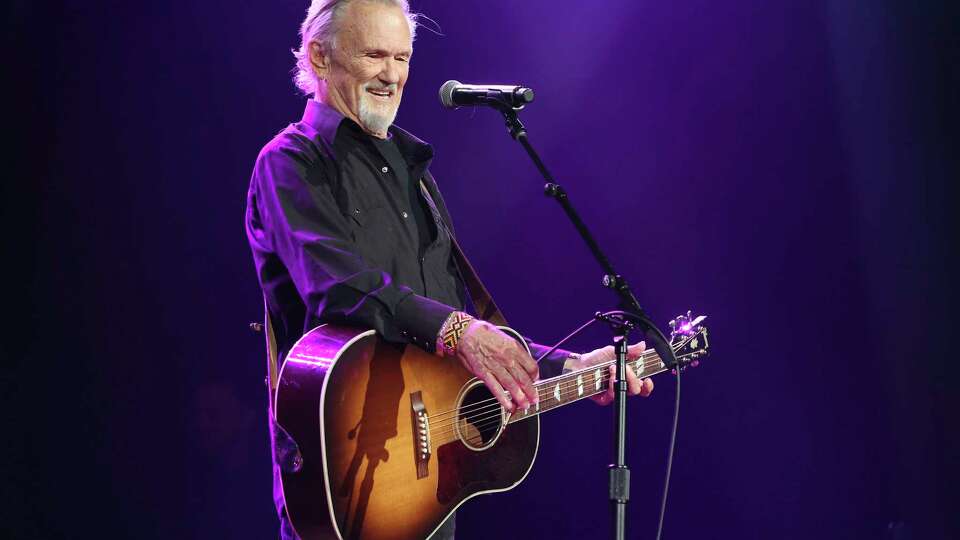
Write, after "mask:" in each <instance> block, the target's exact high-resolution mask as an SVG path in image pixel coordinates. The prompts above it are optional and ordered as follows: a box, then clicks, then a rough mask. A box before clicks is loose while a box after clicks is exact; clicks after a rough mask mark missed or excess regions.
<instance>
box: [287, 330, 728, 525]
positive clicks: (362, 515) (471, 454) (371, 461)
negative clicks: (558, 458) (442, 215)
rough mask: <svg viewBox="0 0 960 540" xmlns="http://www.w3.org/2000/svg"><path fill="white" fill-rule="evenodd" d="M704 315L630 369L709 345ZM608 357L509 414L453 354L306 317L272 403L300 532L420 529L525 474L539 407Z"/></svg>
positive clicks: (594, 387)
mask: <svg viewBox="0 0 960 540" xmlns="http://www.w3.org/2000/svg"><path fill="white" fill-rule="evenodd" d="M703 319H704V317H702V316H701V317H697V318H696V319H691V318H690V315H689V312H688V314H687V315H686V316H681V317H678V318H677V319H674V320H673V321H671V327H672V328H673V332H672V335H671V343H670V345H671V347H672V348H673V350H674V353H675V355H676V357H677V360H678V362H679V365H667V364H666V363H664V361H663V359H662V358H660V357H659V355H658V354H657V353H656V351H653V350H648V351H645V352H644V353H643V354H642V356H641V357H640V358H639V359H637V360H635V361H631V362H629V363H628V368H629V369H632V370H634V372H635V373H636V374H637V375H638V376H640V377H649V376H652V375H656V374H658V373H661V372H664V371H667V370H670V369H682V368H684V367H686V366H687V365H690V364H694V365H695V362H697V361H698V360H697V359H699V358H700V357H701V356H702V355H704V354H705V353H706V352H707V349H708V346H709V344H708V342H707V329H706V327H704V326H703V325H702V324H701V322H702V321H703ZM503 330H504V331H505V332H508V333H510V334H512V335H513V336H514V337H516V338H517V339H518V340H519V341H520V342H521V343H523V340H522V339H520V337H519V335H517V334H516V332H514V331H513V330H511V329H509V328H503ZM611 363H612V362H608V363H606V364H600V365H596V366H592V367H590V368H587V369H583V370H580V371H574V372H569V373H564V374H562V375H559V376H556V377H553V378H550V379H546V380H541V381H538V382H537V383H535V387H536V390H537V393H538V395H539V403H538V404H535V405H531V406H530V407H529V408H527V409H518V410H516V411H514V412H513V413H512V414H511V413H508V412H506V411H505V410H504V409H503V408H502V407H501V406H500V404H499V402H498V401H497V400H496V399H494V398H493V396H492V394H491V393H490V392H489V391H488V390H487V388H486V386H485V385H484V384H483V382H482V381H481V380H479V379H477V378H476V377H474V376H473V375H472V374H471V373H470V372H468V371H467V370H466V369H464V368H463V367H462V366H461V365H460V363H459V362H456V361H451V360H450V359H444V358H440V357H438V356H436V355H433V354H430V353H427V352H425V351H423V350H422V349H419V348H417V347H415V346H412V345H408V346H404V345H398V344H393V343H388V342H386V341H383V340H381V339H379V338H378V337H377V335H376V334H375V333H374V332H373V331H372V330H363V329H357V328H349V327H343V326H334V325H321V326H318V327H317V328H314V329H313V330H311V331H310V332H308V333H307V334H305V335H304V336H303V337H302V338H300V340H299V341H297V343H296V344H295V345H294V346H293V348H292V349H291V350H290V352H289V353H288V354H287V358H286V361H285V362H284V364H283V368H282V370H281V372H280V377H279V384H278V387H277V392H276V401H275V402H274V403H275V404H276V416H277V421H278V423H279V424H280V426H281V427H282V428H283V429H284V430H286V432H287V433H288V434H289V435H290V436H291V437H292V438H293V440H294V441H295V442H296V445H297V448H298V451H299V454H298V455H296V458H295V459H294V460H293V463H294V464H295V466H294V467H288V469H290V470H288V471H286V472H283V473H282V475H281V478H282V487H283V494H284V497H285V500H286V505H287V513H288V515H289V518H290V521H291V523H292V524H293V527H294V529H295V530H296V532H297V534H299V535H300V537H301V538H303V539H304V540H317V539H326V538H336V539H341V540H344V539H350V540H353V539H358V540H360V539H363V540H387V539H398V540H399V539H404V540H406V539H415V538H426V537H428V536H429V535H431V534H432V533H433V532H434V531H436V529H437V528H438V527H439V526H440V525H441V524H442V523H443V521H444V520H445V519H446V518H447V517H448V516H449V515H450V514H451V513H452V512H454V511H455V510H456V509H457V508H458V507H459V506H460V505H462V504H463V503H464V502H465V501H467V500H468V499H470V498H472V497H475V496H477V495H481V494H485V493H495V492H499V491H506V490H509V489H512V488H513V487H514V486H516V485H517V484H519V483H520V482H521V481H523V479H524V478H525V477H526V475H527V473H528V472H529V471H530V468H531V467H532V466H533V461H534V458H535V457H536V455H537V449H538V445H539V440H540V421H539V418H538V416H539V415H540V414H542V413H544V412H546V411H549V410H552V409H556V408H558V407H562V406H564V405H567V404H569V403H573V402H575V401H579V400H581V399H584V398H587V397H589V396H592V395H595V394H599V393H601V392H604V391H606V389H607V386H608V380H609V378H610V373H609V365H610V364H611Z"/></svg>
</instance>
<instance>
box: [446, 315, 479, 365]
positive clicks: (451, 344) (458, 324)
mask: <svg viewBox="0 0 960 540" xmlns="http://www.w3.org/2000/svg"><path fill="white" fill-rule="evenodd" d="M474 320H475V319H474V318H473V317H472V316H470V315H469V314H467V313H464V312H462V311H454V312H453V313H451V314H450V316H449V317H447V320H446V321H444V322H443V326H441V327H440V333H439V334H437V354H439V355H441V356H453V355H455V354H456V353H457V346H458V345H459V344H460V338H461V337H463V333H464V332H466V331H467V327H468V326H470V323H471V322H472V321H474Z"/></svg>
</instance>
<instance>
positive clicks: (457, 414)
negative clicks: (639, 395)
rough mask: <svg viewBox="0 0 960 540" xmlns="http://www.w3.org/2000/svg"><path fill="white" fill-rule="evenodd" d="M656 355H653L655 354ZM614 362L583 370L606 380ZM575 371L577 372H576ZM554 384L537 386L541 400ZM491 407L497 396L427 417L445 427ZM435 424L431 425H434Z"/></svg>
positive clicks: (635, 363)
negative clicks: (600, 371) (601, 372)
mask: <svg viewBox="0 0 960 540" xmlns="http://www.w3.org/2000/svg"><path fill="white" fill-rule="evenodd" d="M654 355H655V353H654ZM654 355H651V356H654ZM643 360H645V359H644V358H642V357H641V358H638V359H636V360H634V361H631V362H628V366H630V369H635V367H637V366H638V365H639V363H640V362H641V361H643ZM614 363H615V361H611V362H607V363H604V364H598V365H596V366H591V368H590V369H588V370H583V371H591V373H590V375H591V376H592V375H593V373H595V370H596V369H600V370H602V371H603V374H602V375H601V382H605V381H606V380H608V378H609V377H608V374H609V372H608V370H606V369H604V368H607V367H609V366H611V365H613V364H614ZM659 364H662V362H661V361H660V358H659V357H654V358H653V359H652V361H644V366H643V371H644V372H645V371H647V369H648V368H651V367H654V366H657V365H659ZM575 373H576V372H575ZM581 375H582V373H581ZM639 376H642V375H639ZM563 378H564V379H563V380H562V381H560V382H558V383H556V384H559V385H561V387H565V386H568V385H566V384H565V383H567V382H572V381H574V380H576V378H575V377H572V376H571V374H566V375H563ZM591 382H593V383H594V384H595V381H591ZM554 386H555V385H554V384H551V385H543V386H536V389H537V394H538V395H539V396H540V397H541V398H542V399H541V400H543V398H546V399H550V398H553V397H554V396H553V391H552V388H553V387H554ZM541 390H547V392H545V393H541ZM563 392H567V390H566V389H564V390H563ZM491 407H497V408H499V407H500V402H499V401H498V400H497V399H496V398H488V399H485V400H481V401H478V402H476V403H473V404H471V405H469V406H467V407H464V408H461V409H459V410H457V409H454V410H452V411H446V412H443V413H437V414H434V415H429V416H427V419H428V420H432V421H433V423H434V426H436V427H443V426H444V425H447V424H448V423H449V422H451V421H452V422H454V423H455V422H457V421H459V420H460V419H462V418H463V417H470V416H471V415H473V414H475V413H477V412H480V411H483V410H485V409H490V408H491ZM451 414H453V415H454V416H453V417H452V418H444V419H443V420H439V419H440V418H441V417H444V416H447V417H449V416H450V415H451ZM434 426H431V427H434Z"/></svg>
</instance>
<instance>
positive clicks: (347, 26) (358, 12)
mask: <svg viewBox="0 0 960 540" xmlns="http://www.w3.org/2000/svg"><path fill="white" fill-rule="evenodd" d="M339 26H340V27H339V29H338V31H337V43H338V44H339V45H340V46H341V47H344V48H349V49H353V50H356V51H364V50H371V51H382V52H387V53H390V54H406V55H410V54H412V53H413V37H412V35H411V33H410V22H409V21H408V20H407V17H406V15H405V14H404V13H403V10H402V9H400V8H399V7H398V6H394V5H389V4H382V3H380V2H372V1H361V2H353V3H351V4H350V5H349V6H348V8H347V11H346V13H344V17H343V19H342V20H341V21H340V25H339Z"/></svg>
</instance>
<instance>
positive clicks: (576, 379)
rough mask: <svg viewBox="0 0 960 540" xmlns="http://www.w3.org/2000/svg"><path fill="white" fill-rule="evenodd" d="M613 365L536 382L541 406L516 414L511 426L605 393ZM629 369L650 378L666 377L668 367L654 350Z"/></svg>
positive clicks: (629, 364)
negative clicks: (659, 375) (663, 374)
mask: <svg viewBox="0 0 960 540" xmlns="http://www.w3.org/2000/svg"><path fill="white" fill-rule="evenodd" d="M614 363H616V360H611V361H609V362H605V363H602V364H597V365H595V366H590V367H589V368H584V369H580V370H577V371H571V372H569V373H564V374H563V375H558V376H556V377H552V378H550V379H546V380H543V381H539V382H537V383H536V384H534V388H536V390H537V395H538V396H539V398H540V402H539V403H537V404H534V405H531V406H530V407H528V408H526V409H518V410H516V411H514V413H513V415H512V416H511V417H510V421H509V422H508V423H513V422H518V421H520V420H524V419H526V418H530V417H532V416H536V415H538V414H540V413H543V412H546V411H549V410H552V409H556V408H558V407H563V406H564V405H567V404H569V403H573V402H574V401H579V400H581V399H583V398H588V397H590V396H595V395H597V394H601V393H603V392H606V391H607V388H608V386H609V384H610V383H609V381H610V366H612V365H613V364H614ZM627 369H630V370H633V372H634V373H636V374H637V376H638V377H650V376H653V375H656V374H658V373H663V372H664V371H666V370H667V367H666V364H664V363H663V360H662V359H661V358H660V355H659V354H657V351H655V350H652V349H651V350H648V351H644V352H643V354H642V355H641V356H640V358H638V359H636V360H632V361H630V362H627Z"/></svg>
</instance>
